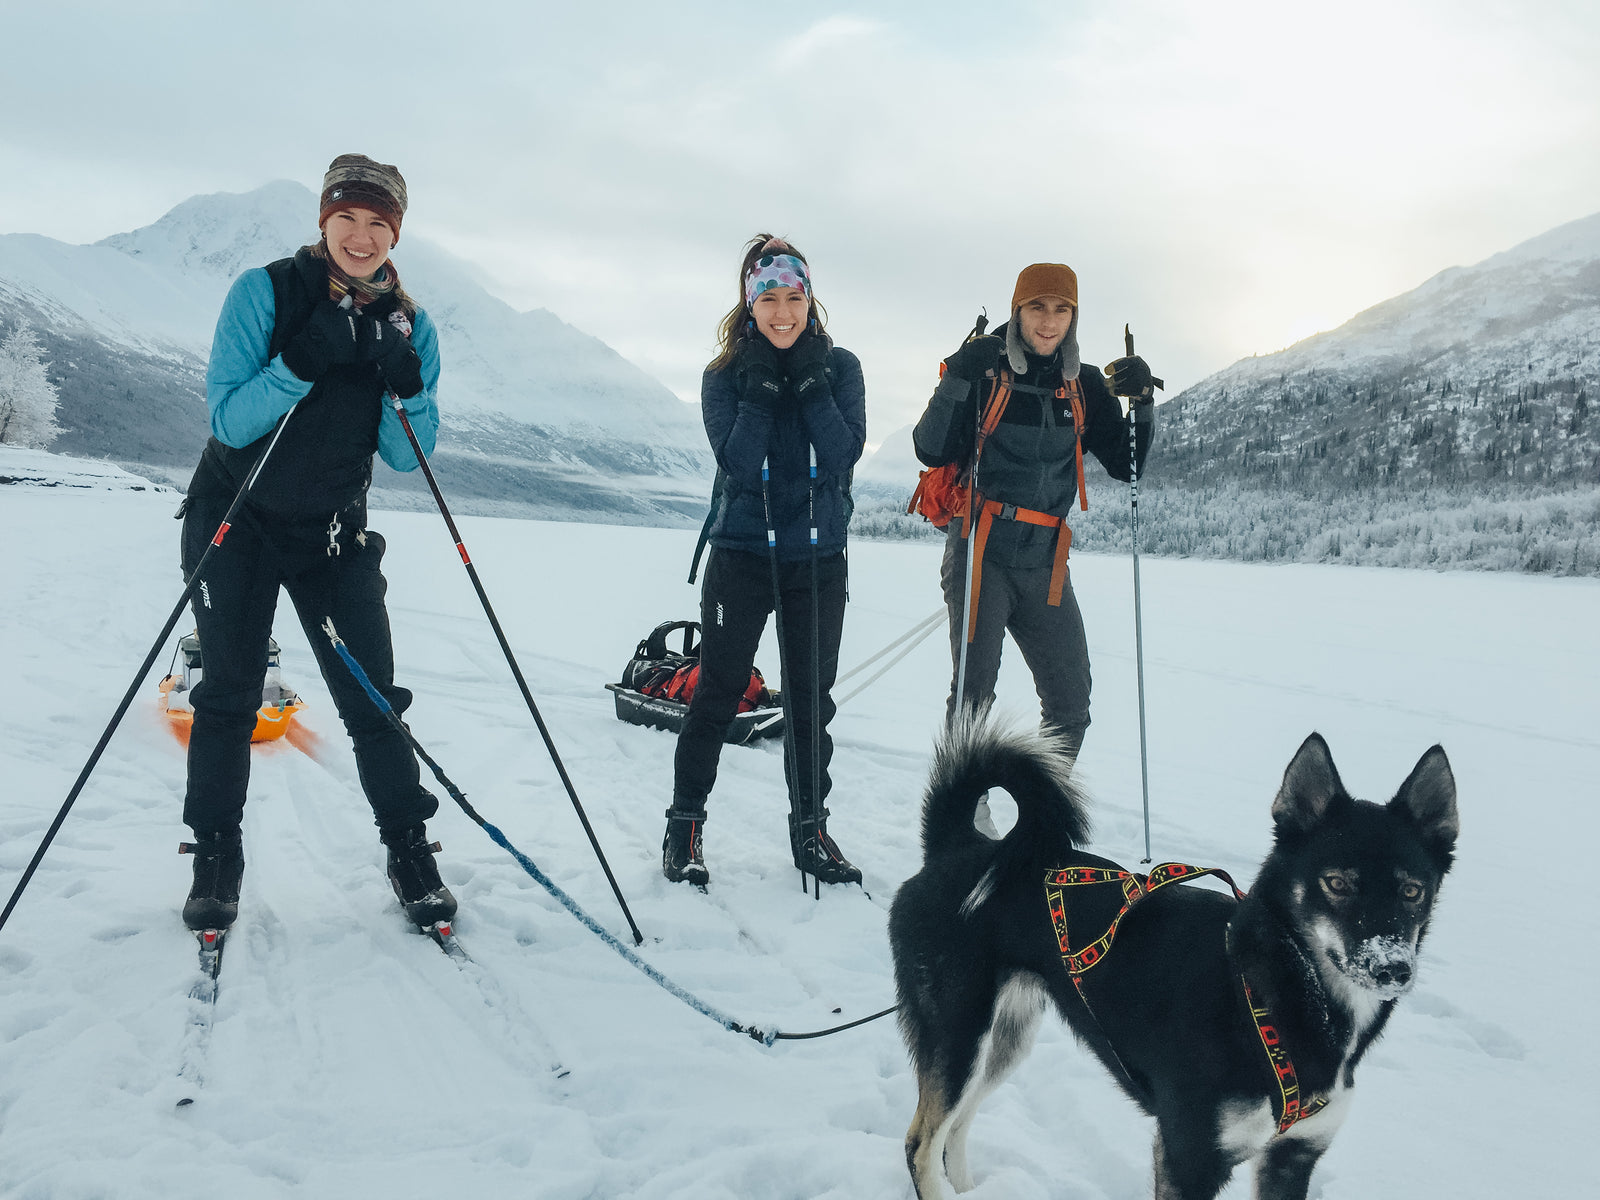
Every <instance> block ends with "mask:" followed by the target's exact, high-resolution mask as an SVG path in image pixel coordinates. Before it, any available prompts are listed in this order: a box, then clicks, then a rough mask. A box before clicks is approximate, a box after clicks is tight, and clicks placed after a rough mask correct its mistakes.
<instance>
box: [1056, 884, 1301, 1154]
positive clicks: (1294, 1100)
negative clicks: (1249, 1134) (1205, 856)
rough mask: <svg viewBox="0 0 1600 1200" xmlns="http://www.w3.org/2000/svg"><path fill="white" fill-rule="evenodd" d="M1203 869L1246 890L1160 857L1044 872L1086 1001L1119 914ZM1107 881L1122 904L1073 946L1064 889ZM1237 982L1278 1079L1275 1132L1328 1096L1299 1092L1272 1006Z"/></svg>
mask: <svg viewBox="0 0 1600 1200" xmlns="http://www.w3.org/2000/svg"><path fill="white" fill-rule="evenodd" d="M1203 875H1215V876H1216V877H1217V878H1218V879H1220V880H1222V881H1223V882H1224V883H1226V884H1227V885H1228V886H1229V887H1230V888H1232V889H1233V898H1234V899H1235V900H1243V899H1244V896H1245V894H1244V892H1242V891H1240V890H1239V885H1238V884H1236V883H1234V881H1233V878H1232V877H1231V876H1230V875H1229V874H1228V873H1227V872H1226V871H1223V870H1220V869H1219V868H1217V867H1195V866H1190V865H1189V864H1188V863H1160V864H1158V865H1156V866H1154V867H1152V868H1151V869H1150V873H1149V874H1148V875H1137V874H1134V873H1133V872H1131V871H1124V870H1121V869H1120V868H1112V867H1062V868H1059V869H1058V870H1054V871H1051V872H1049V873H1048V874H1047V875H1046V876H1045V880H1044V899H1045V906H1046V907H1047V908H1048V909H1049V910H1050V923H1051V924H1052V925H1053V926H1054V927H1055V931H1056V942H1057V944H1058V945H1059V947H1060V949H1061V963H1062V965H1063V966H1065V967H1066V969H1067V977H1068V978H1070V979H1071V980H1072V985H1073V987H1075V988H1076V989H1077V990H1078V995H1079V996H1080V997H1081V998H1082V999H1083V1002H1084V1005H1085V1007H1088V1004H1089V998H1088V997H1087V996H1084V994H1083V974H1084V972H1086V971H1088V970H1089V969H1090V968H1091V967H1094V966H1097V965H1098V964H1099V963H1101V962H1103V961H1104V960H1105V957H1106V955H1107V954H1108V953H1109V952H1110V950H1111V943H1112V942H1113V941H1115V940H1116V936H1117V930H1118V928H1119V927H1120V926H1121V925H1122V918H1123V917H1125V916H1127V915H1128V912H1129V910H1130V909H1132V908H1133V906H1134V905H1135V904H1138V903H1139V902H1140V901H1141V900H1144V899H1146V898H1147V897H1148V896H1149V895H1150V893H1151V892H1154V891H1155V890H1157V889H1158V888H1163V887H1166V886H1167V885H1168V884H1170V883H1187V882H1188V881H1189V880H1191V879H1199V878H1200V877H1201V876H1203ZM1106 883H1115V884H1117V885H1118V886H1120V887H1121V889H1122V896H1123V903H1122V907H1121V908H1120V909H1119V910H1118V911H1117V915H1116V916H1115V917H1113V918H1112V920H1111V925H1110V927H1109V928H1108V929H1107V930H1106V931H1105V932H1104V933H1102V934H1101V935H1100V936H1099V937H1097V938H1095V939H1094V940H1093V941H1092V942H1090V943H1089V944H1088V945H1086V946H1083V947H1080V948H1079V949H1077V950H1074V949H1072V945H1071V941H1070V938H1069V937H1068V930H1067V906H1066V900H1065V897H1064V895H1063V890H1064V889H1066V888H1069V887H1092V886H1095V885H1098V884H1106ZM1239 982H1240V983H1241V984H1243V986H1244V995H1245V1001H1246V1003H1247V1005H1248V1007H1249V1009H1250V1019H1251V1021H1253V1022H1254V1023H1255V1027H1256V1033H1257V1035H1258V1036H1259V1037H1260V1039H1261V1048H1262V1049H1263V1050H1265V1051H1266V1055H1267V1062H1268V1063H1269V1064H1270V1066H1271V1067H1272V1074H1273V1078H1274V1079H1276V1080H1277V1083H1278V1113H1277V1122H1278V1132H1279V1133H1280V1134H1281V1133H1285V1132H1287V1131H1288V1130H1289V1129H1290V1128H1292V1127H1293V1126H1294V1125H1295V1124H1296V1123H1297V1122H1300V1121H1303V1120H1305V1119H1306V1118H1307V1117H1309V1116H1312V1115H1314V1114H1315V1113H1317V1112H1318V1111H1320V1110H1321V1109H1322V1108H1324V1107H1325V1106H1326V1105H1327V1103H1328V1099H1327V1097H1326V1096H1311V1097H1309V1098H1304V1097H1302V1096H1301V1094H1300V1081H1299V1077H1298V1076H1297V1075H1296V1074H1295V1069H1294V1062H1293V1061H1292V1060H1291V1059H1290V1057H1289V1052H1288V1050H1287V1049H1285V1048H1284V1045H1283V1039H1282V1036H1281V1035H1280V1034H1279V1032H1278V1029H1277V1026H1276V1025H1274V1024H1273V1022H1272V1013H1271V1011H1270V1010H1269V1009H1268V1008H1267V1006H1266V1004H1265V1003H1263V1002H1261V1001H1258V1000H1257V999H1256V996H1255V993H1254V992H1252V991H1251V990H1250V983H1249V981H1248V980H1246V979H1245V978H1244V976H1243V975H1241V976H1240V977H1239ZM1090 1015H1091V1016H1093V1009H1090ZM1097 1020H1098V1018H1097ZM1124 1069H1126V1068H1124Z"/></svg>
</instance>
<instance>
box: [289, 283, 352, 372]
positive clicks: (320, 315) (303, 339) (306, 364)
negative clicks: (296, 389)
mask: <svg viewBox="0 0 1600 1200" xmlns="http://www.w3.org/2000/svg"><path fill="white" fill-rule="evenodd" d="M360 320H361V318H360V317H359V316H358V315H357V314H356V313H355V312H354V311H353V310H351V309H348V308H340V307H339V306H338V305H337V304H335V303H334V302H333V301H332V300H321V301H318V303H317V306H316V307H315V308H313V309H312V310H311V319H310V320H309V321H307V322H306V325H305V328H304V329H302V330H301V331H300V332H299V333H297V334H295V335H294V337H293V338H291V339H290V340H289V344H288V345H287V346H285V347H284V348H283V365H284V366H286V367H288V368H289V370H291V371H293V372H294V373H295V377H296V378H298V379H303V380H304V381H305V382H306V383H315V382H316V381H317V380H319V379H321V378H322V377H323V376H324V375H326V374H327V373H328V369H329V368H330V367H332V366H334V365H335V364H338V363H353V362H360V361H361V353H360V348H359V346H358V345H357V333H356V328H357V324H358V322H359V321H360Z"/></svg>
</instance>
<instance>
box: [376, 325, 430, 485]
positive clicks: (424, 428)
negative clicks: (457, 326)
mask: <svg viewBox="0 0 1600 1200" xmlns="http://www.w3.org/2000/svg"><path fill="white" fill-rule="evenodd" d="M411 348H412V349H413V350H415V351H416V352H417V357H418V358H419V359H421V360H422V390H421V391H420V392H418V393H417V394H416V395H415V396H413V397H411V399H409V400H405V401H402V403H403V404H404V405H405V410H406V420H408V421H410V422H411V432H413V433H415V434H416V435H417V444H418V445H419V446H421V447H422V453H423V454H424V455H425V456H426V455H431V454H432V453H433V448H434V445H435V443H436V441H437V440H438V436H439V404H438V395H439V330H438V328H437V327H436V326H435V325H434V323H433V320H432V318H430V317H429V316H428V314H427V313H425V312H423V311H422V310H421V309H420V308H419V309H418V310H417V315H416V317H415V319H413V320H412V322H411ZM378 454H379V455H380V456H381V457H382V458H383V461H384V462H386V463H388V464H389V465H390V466H391V467H393V468H394V469H395V470H396V471H415V470H416V469H417V455H416V452H415V451H414V450H412V449H411V442H410V440H409V439H408V438H407V437H406V431H405V427H404V426H402V425H401V424H400V417H399V414H397V413H396V412H395V411H394V397H393V396H385V397H384V398H383V416H382V417H381V418H380V419H379V421H378Z"/></svg>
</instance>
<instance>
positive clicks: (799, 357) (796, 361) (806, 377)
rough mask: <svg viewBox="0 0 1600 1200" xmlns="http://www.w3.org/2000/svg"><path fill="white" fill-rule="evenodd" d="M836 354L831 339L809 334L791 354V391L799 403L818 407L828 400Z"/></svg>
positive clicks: (796, 344) (802, 338)
mask: <svg viewBox="0 0 1600 1200" xmlns="http://www.w3.org/2000/svg"><path fill="white" fill-rule="evenodd" d="M832 350H833V347H832V346H831V345H830V344H829V342H828V339H827V338H825V337H823V336H822V335H820V334H816V333H806V334H802V335H801V337H800V340H799V341H797V342H796V343H795V344H794V348H793V349H792V350H790V351H789V390H790V391H791V392H793V393H794V398H795V402H796V403H798V404H815V403H816V402H817V401H819V400H826V399H827V398H828V396H829V394H830V392H831V389H830V388H829V386H828V356H829V354H830V353H831V351H832Z"/></svg>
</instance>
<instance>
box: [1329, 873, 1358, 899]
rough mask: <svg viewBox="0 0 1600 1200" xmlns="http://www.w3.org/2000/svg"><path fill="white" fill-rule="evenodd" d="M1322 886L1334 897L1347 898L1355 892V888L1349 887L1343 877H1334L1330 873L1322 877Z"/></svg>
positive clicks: (1347, 881) (1348, 883) (1348, 882)
mask: <svg viewBox="0 0 1600 1200" xmlns="http://www.w3.org/2000/svg"><path fill="white" fill-rule="evenodd" d="M1322 886H1323V887H1325V888H1327V889H1328V891H1329V892H1330V893H1331V894H1333V895H1335V896H1348V895H1350V894H1351V893H1352V892H1353V891H1355V888H1353V887H1351V886H1350V881H1349V880H1348V879H1346V878H1345V877H1344V876H1343V875H1335V874H1333V873H1332V872H1329V873H1328V874H1326V875H1324V876H1323V877H1322Z"/></svg>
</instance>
